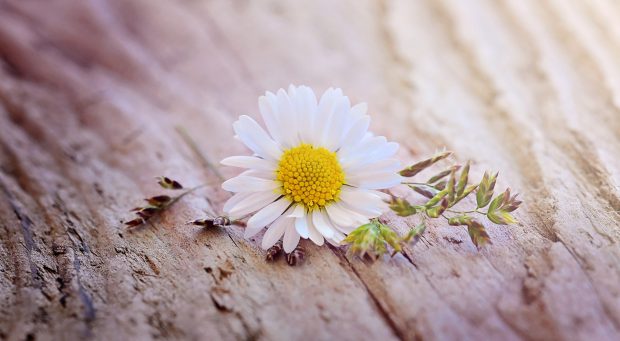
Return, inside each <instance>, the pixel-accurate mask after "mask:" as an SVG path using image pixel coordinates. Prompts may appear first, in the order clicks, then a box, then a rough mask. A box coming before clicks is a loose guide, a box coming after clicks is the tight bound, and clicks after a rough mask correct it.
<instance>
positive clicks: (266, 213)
mask: <svg viewBox="0 0 620 341" xmlns="http://www.w3.org/2000/svg"><path fill="white" fill-rule="evenodd" d="M290 204H291V202H290V201H289V200H288V199H286V198H282V199H280V200H278V201H275V202H273V203H271V204H269V205H267V206H265V207H264V208H263V209H261V210H260V211H258V212H256V214H254V215H253V216H252V218H250V220H248V224H247V227H246V228H245V233H244V235H243V236H244V237H245V238H250V237H252V236H253V235H255V234H257V233H258V231H260V230H261V229H262V228H263V227H265V226H267V225H269V224H271V222H273V221H274V220H276V218H278V217H279V216H280V215H282V212H284V210H286V208H287V207H289V205H290Z"/></svg>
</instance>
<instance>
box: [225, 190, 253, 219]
mask: <svg viewBox="0 0 620 341" xmlns="http://www.w3.org/2000/svg"><path fill="white" fill-rule="evenodd" d="M252 194H254V193H252V192H240V193H236V194H235V195H233V196H232V197H230V199H228V201H226V203H225V204H224V208H223V209H222V210H223V211H224V213H226V214H228V213H229V212H230V209H231V208H233V207H235V206H236V205H237V204H238V203H240V202H241V201H243V200H244V199H246V198H247V197H249V196H250V195H252Z"/></svg>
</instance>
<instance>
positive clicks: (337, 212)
mask: <svg viewBox="0 0 620 341" xmlns="http://www.w3.org/2000/svg"><path fill="white" fill-rule="evenodd" d="M325 210H326V211H327V214H328V215H329V218H330V219H331V220H332V221H333V222H334V223H335V224H338V225H346V226H349V225H352V224H354V223H355V222H354V220H353V219H352V218H351V217H350V216H349V215H348V214H347V213H348V212H347V211H346V210H343V209H342V206H340V205H336V204H331V205H328V206H325Z"/></svg>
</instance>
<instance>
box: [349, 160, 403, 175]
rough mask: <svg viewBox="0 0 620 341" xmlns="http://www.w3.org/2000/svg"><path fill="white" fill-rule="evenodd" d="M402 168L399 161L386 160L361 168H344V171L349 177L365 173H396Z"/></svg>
mask: <svg viewBox="0 0 620 341" xmlns="http://www.w3.org/2000/svg"><path fill="white" fill-rule="evenodd" d="M401 168H402V166H401V163H400V161H399V160H397V159H384V160H380V161H377V162H375V163H372V164H368V165H364V166H361V167H349V168H343V170H344V172H345V173H346V174H347V175H361V174H364V173H376V172H386V173H396V172H397V171H398V170H400V169H401Z"/></svg>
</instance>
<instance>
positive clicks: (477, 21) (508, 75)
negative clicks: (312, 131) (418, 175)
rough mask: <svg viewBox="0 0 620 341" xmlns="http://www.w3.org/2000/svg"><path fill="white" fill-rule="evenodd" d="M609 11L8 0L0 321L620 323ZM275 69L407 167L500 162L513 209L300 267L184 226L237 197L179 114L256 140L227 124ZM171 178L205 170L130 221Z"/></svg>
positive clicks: (282, 82)
mask: <svg viewBox="0 0 620 341" xmlns="http://www.w3.org/2000/svg"><path fill="white" fill-rule="evenodd" d="M618 18H620V4H619V3H618V2H616V1H613V0H608V1H604V0H588V1H578V0H572V1H570V0H544V1H538V0H512V1H493V0H470V1H461V0H426V1H419V0H414V1H409V0H402V1H398V0H394V1H384V2H375V1H357V0H355V1H353V0H351V1H328V0H322V1H303V2H302V1H284V2H282V1H228V0H218V1H161V0H159V1H156V0H131V1H124V0H116V1H112V0H110V1H106V0H83V1H78V0H53V1H52V0H46V1H44V0H38V1H35V0H14V1H6V0H1V1H0V147H1V149H0V167H1V168H0V217H1V220H0V241H1V242H0V251H1V257H0V285H1V287H0V299H1V300H0V338H6V339H9V340H24V339H26V340H32V339H37V340H46V339H80V338H88V337H94V338H96V339H101V340H113V339H150V338H169V339H180V338H182V339H205V340H215V339H265V340H268V339H282V340H287V339H329V338H343V339H379V340H390V339H398V338H402V339H501V340H516V339H528V340H530V339H531V340H557V339H566V340H611V339H617V338H618V336H619V334H620V246H619V242H620V229H619V227H618V226H619V223H620V215H619V214H618V211H619V210H620V195H619V187H618V183H620V159H619V158H618V156H619V155H620V153H619V152H620V62H619V61H620V24H619V21H618ZM289 83H295V84H307V85H310V86H312V87H313V88H315V89H316V90H317V91H322V90H324V89H325V88H327V87H329V86H338V87H342V88H343V89H344V91H345V93H346V94H347V95H349V96H350V97H351V99H352V101H353V102H359V101H366V102H367V103H369V108H370V112H371V114H372V117H373V123H372V129H373V130H375V131H376V132H378V133H381V134H384V135H386V136H388V137H389V138H390V139H392V140H396V141H399V142H400V143H401V144H402V146H403V148H402V150H401V152H400V157H401V158H402V159H403V161H407V162H409V161H411V160H415V159H418V158H421V157H423V156H425V155H428V154H429V153H431V152H432V151H433V150H434V149H435V148H438V147H442V146H446V147H447V148H449V149H451V150H454V151H455V152H456V153H457V155H458V158H459V160H461V161H463V160H466V159H472V160H473V161H474V162H475V165H474V168H475V169H476V171H475V172H474V176H475V177H479V176H480V175H481V172H482V171H483V170H485V169H496V170H499V171H500V179H501V181H500V184H499V187H505V186H506V185H511V187H513V188H514V189H515V190H518V191H520V192H521V193H522V196H523V199H524V201H525V204H524V206H523V208H522V209H521V210H520V211H519V212H518V214H517V216H518V218H519V219H520V221H521V223H520V224H518V225H517V226H512V227H505V226H491V225H489V226H488V229H489V233H490V235H491V237H492V239H493V241H494V244H493V245H491V246H489V247H486V248H484V249H483V250H481V251H477V250H476V249H475V247H474V246H473V245H472V243H471V242H470V241H469V239H468V237H467V232H466V231H465V230H463V229H459V228H454V227H449V226H445V224H444V222H437V223H436V224H434V225H432V226H430V228H429V233H428V234H427V236H426V240H425V241H423V242H421V243H419V244H418V245H416V246H415V247H414V248H410V249H407V251H406V256H402V255H399V256H396V257H395V258H393V259H391V260H385V261H380V262H378V263H375V264H373V265H368V264H365V263H362V262H360V261H358V260H355V259H350V258H348V257H346V256H345V254H344V252H343V251H342V250H337V249H333V248H328V247H322V248H318V247H315V246H311V245H308V244H306V246H307V254H308V259H307V262H306V263H305V264H304V265H303V266H301V267H297V268H291V267H289V266H287V265H286V264H285V263H284V262H279V263H276V264H267V263H265V262H264V260H263V257H264V253H263V251H262V250H260V248H259V242H258V241H256V240H252V241H246V240H244V239H243V238H242V230H241V229H239V228H231V229H227V230H220V229H214V230H206V231H205V230H201V229H200V228H196V227H194V226H189V225H187V224H186V223H185V222H186V221H188V220H190V219H193V218H200V217H203V214H204V213H203V212H204V210H205V209H208V208H210V207H211V208H213V209H214V210H218V209H220V208H221V205H222V204H223V202H224V201H225V200H226V198H227V197H228V194H227V193H224V192H223V191H222V190H220V189H219V182H220V181H219V179H218V178H217V177H216V176H214V174H213V172H211V171H209V170H208V169H205V168H204V167H203V166H202V165H201V163H200V161H199V160H198V159H197V157H196V156H195V154H194V153H193V152H192V151H191V150H190V149H189V148H188V146H187V145H186V144H185V143H184V142H183V140H182V139H181V138H180V137H179V135H178V134H177V133H176V131H175V129H174V127H175V126H177V125H180V126H183V127H185V128H186V129H187V130H188V131H189V133H190V134H191V135H192V136H194V138H195V140H196V141H197V143H198V144H199V145H200V147H201V148H202V149H203V151H204V152H205V153H206V154H208V155H209V156H210V157H211V158H213V159H214V160H217V159H220V158H222V157H225V156H228V155H232V154H241V153H246V151H245V150H244V149H243V147H242V146H241V145H240V144H239V143H237V142H236V141H235V140H234V139H233V133H232V128H231V123H232V122H233V121H234V120H235V119H236V117H237V116H238V115H240V114H246V113H249V114H251V115H253V116H254V117H257V104H256V99H257V97H258V96H259V95H260V94H262V93H263V92H264V91H265V90H272V91H273V90H277V89H278V88H280V87H286V86H288V84H289ZM223 172H224V174H225V176H232V175H233V174H234V170H228V169H227V170H223ZM163 174H165V175H169V176H172V177H175V178H178V179H179V180H181V181H182V182H183V183H185V184H188V185H190V184H198V183H201V182H205V181H210V182H212V183H213V185H212V186H211V187H209V188H208V189H206V190H204V191H202V192H198V193H197V194H196V195H192V196H189V197H187V198H186V199H184V200H183V201H182V202H181V203H179V205H177V206H175V207H174V208H173V209H172V210H171V211H170V212H168V213H166V214H165V215H163V216H162V217H161V218H160V219H155V220H153V221H152V223H150V224H149V225H148V226H147V227H146V228H144V229H141V230H138V231H136V232H128V231H127V230H126V229H125V228H124V227H123V225H122V221H124V220H127V219H128V218H130V217H131V215H130V214H129V213H127V210H128V209H129V208H131V207H133V206H135V205H137V204H140V200H141V198H143V197H145V196H146V195H151V194H156V193H158V192H160V191H159V190H158V189H157V188H156V186H155V184H154V181H153V177H154V176H157V175H163ZM387 219H388V220H390V221H391V222H392V223H393V224H394V225H396V226H397V227H398V228H399V229H400V231H401V232H404V231H405V230H406V228H407V225H408V224H413V220H405V219H400V218H395V217H394V216H391V215H388V216H387Z"/></svg>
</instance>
